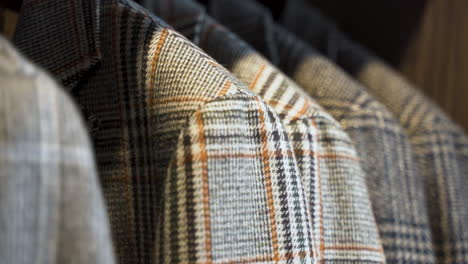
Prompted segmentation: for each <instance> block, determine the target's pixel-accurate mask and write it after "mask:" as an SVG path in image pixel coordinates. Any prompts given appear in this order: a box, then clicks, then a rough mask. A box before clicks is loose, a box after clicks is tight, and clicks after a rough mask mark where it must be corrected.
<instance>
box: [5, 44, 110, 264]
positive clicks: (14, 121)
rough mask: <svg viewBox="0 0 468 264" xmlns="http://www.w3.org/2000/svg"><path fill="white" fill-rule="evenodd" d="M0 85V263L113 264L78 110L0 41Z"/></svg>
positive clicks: (105, 217)
mask: <svg viewBox="0 0 468 264" xmlns="http://www.w3.org/2000/svg"><path fill="white" fill-rule="evenodd" d="M0 80H1V84H0V86H1V87H0V179H1V182H0V234H1V236H2V241H1V242H0V258H1V261H0V262H1V263H15V264H26V263H77V264H89V263H94V264H101V263H109V264H112V263H115V259H114V252H113V249H112V243H111V236H110V228H109V221H108V218H107V214H106V211H105V207H104V199H103V196H102V192H101V189H100V186H99V182H98V177H97V174H96V164H95V160H94V157H93V153H92V151H91V145H90V141H89V138H88V135H87V132H86V129H85V126H84V123H83V122H82V119H81V116H80V115H79V114H78V111H77V108H76V107H75V105H74V104H73V103H72V102H71V100H70V98H69V97H68V96H67V95H66V94H65V93H64V92H63V91H62V90H61V89H60V88H58V87H57V85H56V84H55V82H53V81H52V80H51V79H50V77H48V76H47V75H46V74H45V73H43V72H41V71H40V70H38V69H37V68H36V67H35V66H33V65H31V64H30V63H29V62H27V61H26V60H24V59H23V58H22V57H21V56H20V55H18V53H17V52H16V51H15V50H14V49H13V48H12V47H11V45H10V44H9V43H8V42H7V41H6V40H5V39H4V38H3V37H0Z"/></svg>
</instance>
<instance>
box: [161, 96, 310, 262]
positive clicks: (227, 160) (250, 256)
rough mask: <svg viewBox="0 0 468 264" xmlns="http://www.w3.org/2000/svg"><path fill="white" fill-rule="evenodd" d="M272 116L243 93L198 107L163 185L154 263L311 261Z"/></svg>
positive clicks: (297, 185)
mask: <svg viewBox="0 0 468 264" xmlns="http://www.w3.org/2000/svg"><path fill="white" fill-rule="evenodd" d="M304 201H305V200H304V193H303V186H302V183H301V180H300V175H299V172H298V167H297V162H296V160H295V158H294V154H293V151H292V147H291V143H290V141H289V139H288V136H287V134H286V132H285V129H284V127H283V125H282V124H281V122H280V120H279V118H278V116H277V115H276V113H274V112H273V111H272V110H271V109H270V108H269V107H268V106H266V105H265V104H264V103H263V102H262V101H261V100H260V99H258V98H256V97H254V96H251V95H246V94H242V93H238V94H233V95H227V96H223V97H221V98H218V99H216V100H214V101H212V102H210V103H207V104H205V105H204V106H203V107H202V108H201V109H199V110H197V111H196V112H195V113H194V114H193V115H192V116H191V118H190V119H189V120H188V122H187V125H186V127H185V128H184V129H183V131H182V132H181V134H180V137H179V139H178V143H177V148H176V152H175V154H174V157H173V159H172V161H171V164H170V170H169V175H168V177H167V181H166V182H165V186H164V194H163V206H162V208H163V213H162V214H161V219H160V224H159V230H158V236H157V239H158V240H159V241H158V242H157V243H156V244H157V245H158V246H157V247H158V248H157V249H156V252H157V259H158V260H159V262H160V263H188V262H190V263H194V262H203V263H205V262H207V263H208V262H211V261H216V262H249V261H253V262H255V261H265V262H269V261H274V260H290V259H291V260H293V261H295V260H299V259H300V260H305V263H308V262H309V261H310V260H311V254H312V242H311V239H310V237H311V236H310V232H311V222H310V215H309V211H308V210H307V209H306V204H305V202H304Z"/></svg>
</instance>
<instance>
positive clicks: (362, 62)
mask: <svg viewBox="0 0 468 264" xmlns="http://www.w3.org/2000/svg"><path fill="white" fill-rule="evenodd" d="M283 21H284V23H285V25H287V27H288V29H290V30H292V31H294V32H296V33H297V34H298V35H299V36H300V37H302V38H303V39H304V40H306V41H307V42H309V43H311V44H313V45H315V46H317V47H318V48H320V50H321V51H322V52H323V53H324V54H326V55H327V56H330V57H331V58H332V59H333V60H334V61H336V62H337V63H338V64H339V65H340V66H342V67H343V68H344V69H345V70H347V71H348V72H350V73H351V74H353V75H354V76H355V77H356V78H357V79H358V80H359V81H360V82H362V83H363V84H365V85H366V87H367V88H368V91H369V92H370V93H372V94H373V95H374V96H375V97H376V98H377V99H378V100H379V101H380V102H382V103H383V104H384V105H386V106H387V107H388V108H389V109H390V110H391V111H392V112H393V113H394V114H395V116H396V117H397V118H398V121H399V123H400V124H401V126H402V127H403V128H404V129H405V130H406V133H407V134H408V135H409V137H410V140H411V143H412V145H413V150H414V156H415V161H416V166H417V167H418V168H419V169H420V171H421V173H422V176H423V178H424V179H425V180H424V183H425V185H426V187H425V188H426V193H427V196H428V200H427V202H428V210H429V215H430V217H429V219H430V222H431V228H432V233H433V242H434V248H435V253H436V254H437V261H438V262H439V263H467V262H468V204H467V203H466V201H468V187H467V185H466V175H468V152H467V150H468V138H467V136H466V135H465V134H464V133H463V131H462V129H460V128H459V127H458V126H457V125H455V124H454V123H453V122H452V121H451V120H450V119H449V118H448V117H447V116H446V115H445V113H443V112H442V111H441V110H440V109H439V107H438V106H436V105H435V104H434V103H433V102H431V101H430V100H429V99H428V98H427V97H425V96H424V95H423V94H422V93H421V92H420V91H419V90H418V89H416V88H415V87H413V86H412V85H411V84H410V83H409V82H408V81H407V80H405V79H404V78H403V77H402V76H401V75H400V74H399V73H397V72H396V71H394V70H393V69H391V68H390V67H389V66H387V65H386V64H385V63H383V62H382V61H381V60H379V59H378V58H376V57H375V56H374V55H373V54H371V53H370V52H369V51H367V50H366V49H365V48H363V47H362V46H360V45H358V44H357V43H353V42H352V41H351V40H349V39H348V38H347V37H346V36H344V34H342V33H341V32H339V31H338V30H337V28H336V27H335V25H334V24H333V23H331V22H330V21H328V19H327V18H326V17H324V16H322V15H321V14H320V13H319V12H318V11H316V10H314V9H313V8H312V7H311V6H309V5H308V4H307V3H305V2H303V1H302V0H297V1H289V7H288V8H287V11H286V12H285V13H284V16H283ZM303 24H310V25H314V26H312V27H308V28H307V29H305V28H304V27H302V25H303ZM330 47H333V48H330Z"/></svg>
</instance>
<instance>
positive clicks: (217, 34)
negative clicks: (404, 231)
mask: <svg viewBox="0 0 468 264" xmlns="http://www.w3.org/2000/svg"><path fill="white" fill-rule="evenodd" d="M145 7H147V8H148V9H149V10H150V11H153V12H154V13H155V14H156V15H157V16H160V17H161V18H162V19H164V20H165V21H167V22H168V23H169V24H170V25H171V26H173V27H174V28H175V29H176V30H179V31H180V32H181V33H182V34H184V35H185V36H186V37H188V38H189V39H190V40H192V41H194V42H195V43H196V44H198V45H199V46H200V47H201V48H202V49H203V50H204V51H205V52H207V53H208V54H209V55H211V56H213V57H214V58H215V59H216V60H217V61H218V62H219V63H221V64H222V65H223V66H225V67H226V68H227V69H229V70H230V71H231V72H232V73H233V74H234V75H235V76H236V77H238V78H239V79H240V80H241V81H243V82H245V83H246V84H247V85H249V88H250V89H251V90H252V91H253V92H255V93H256V94H258V95H259V96H260V97H262V98H263V99H264V100H265V101H266V102H267V103H268V104H270V105H271V106H272V108H273V109H274V110H275V111H276V112H277V113H278V114H279V116H280V118H281V119H282V121H283V123H284V125H285V127H286V131H287V132H288V135H289V136H290V138H291V141H292V142H293V148H294V152H295V154H296V158H297V161H298V163H299V168H300V171H301V175H302V181H303V182H304V188H305V193H306V198H307V201H308V203H309V204H308V205H309V210H311V211H310V215H311V216H312V217H313V219H312V222H313V230H312V233H311V235H312V238H313V242H314V248H313V252H312V253H313V254H312V256H313V257H314V259H315V260H316V261H317V262H320V261H322V260H323V261H327V262H330V263H332V262H339V263H341V262H342V261H343V260H349V261H369V262H379V263H381V262H384V256H383V254H382V246H381V244H380V240H379V236H378V231H377V227H376V225H375V220H374V216H373V214H372V209H371V206H370V201H369V197H368V191H367V186H366V185H365V175H364V172H363V170H362V169H361V165H360V162H359V158H358V157H357V154H356V151H355V149H354V146H353V145H352V143H351V140H350V139H349V137H348V136H347V134H346V133H345V132H344V131H343V129H342V128H341V126H340V125H339V123H337V121H335V120H334V119H333V118H332V117H331V116H330V115H329V114H327V113H325V112H324V110H323V109H322V108H321V107H320V106H319V105H318V104H317V103H316V102H315V101H314V100H313V99H312V98H310V97H309V96H308V95H307V94H306V93H305V92H304V91H303V90H302V89H301V88H300V87H298V86H297V85H296V84H295V83H294V82H293V81H292V80H290V79H289V78H288V77H286V76H285V75H284V74H283V73H281V72H280V71H279V70H278V69H276V67H275V66H273V65H271V64H270V63H269V62H268V61H267V60H266V59H265V58H263V57H262V56H261V55H260V54H258V53H257V52H255V51H254V50H253V49H252V48H251V47H250V46H249V45H248V44H247V43H245V42H244V41H243V40H241V39H239V38H238V37H237V36H236V35H235V34H233V33H231V32H229V31H228V30H227V29H226V28H224V27H222V26H220V25H219V24H217V23H216V22H215V21H214V20H213V19H212V18H210V17H209V16H208V15H207V14H206V12H205V11H204V9H203V8H202V7H201V6H200V5H198V4H197V3H196V2H195V1H192V0H175V1H164V0H149V1H147V2H146V3H145Z"/></svg>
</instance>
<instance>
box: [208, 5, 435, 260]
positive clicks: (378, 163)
mask: <svg viewBox="0 0 468 264" xmlns="http://www.w3.org/2000/svg"><path fill="white" fill-rule="evenodd" d="M227 10H236V12H231V11H229V12H228V11H227ZM211 13H212V14H213V15H214V16H215V17H216V19H219V20H220V21H221V22H222V23H223V24H224V25H225V26H228V27H229V28H230V29H232V30H233V31H234V32H236V33H238V34H239V35H240V36H241V37H243V38H244V39H245V40H247V41H248V42H249V43H250V44H252V45H253V46H254V47H255V48H257V49H258V50H260V51H261V52H262V53H263V54H264V55H266V56H267V57H269V56H270V55H269V54H270V53H272V52H274V53H275V55H274V56H272V58H273V59H275V58H276V59H277V62H276V63H277V65H279V67H280V68H281V69H282V70H284V71H285V72H286V73H288V74H289V75H290V76H292V77H293V79H294V80H295V81H296V82H297V83H298V84H300V85H301V86H302V87H303V88H304V89H305V90H306V91H307V92H308V93H309V94H310V95H311V96H313V97H314V98H315V99H316V100H317V101H318V102H319V103H320V104H321V105H322V106H323V107H324V108H325V109H326V110H327V111H329V113H330V114H331V115H332V116H333V117H334V118H336V119H337V120H338V121H339V122H340V123H341V125H342V126H343V128H344V129H345V131H346V132H348V134H349V135H350V137H351V139H352V140H353V141H354V143H355V146H356V149H357V151H358V154H359V157H360V158H361V163H362V165H363V168H364V170H365V172H366V174H367V178H366V180H367V185H368V188H369V192H370V198H371V202H372V206H373V211H374V215H375V218H376V221H377V224H378V228H379V231H380V237H381V240H382V243H383V246H384V252H385V256H386V259H387V261H388V262H424V263H425V262H429V263H431V262H433V253H432V245H431V233H430V229H429V227H428V225H429V223H428V215H427V211H426V200H425V196H424V191H423V185H422V179H421V178H420V176H419V172H418V171H417V170H416V167H415V163H414V161H413V157H412V147H411V145H410V144H409V140H408V138H407V137H406V135H405V134H404V132H403V130H402V129H401V128H400V126H399V124H398V123H397V122H396V120H395V119H394V117H393V116H392V115H391V114H390V112H389V111H388V110H387V109H386V108H385V107H384V106H382V105H381V104H380V103H378V102H377V101H376V100H375V99H373V97H371V96H370V95H369V94H368V93H367V92H366V91H365V89H364V87H362V86H360V85H359V84H358V83H356V82H355V81H353V80H352V79H351V78H350V77H349V76H348V75H346V74H345V73H343V72H342V71H340V70H339V69H338V68H337V67H336V66H335V65H334V64H333V63H331V62H330V61H328V60H326V59H324V58H323V57H322V56H319V55H318V54H317V53H315V52H314V51H313V50H312V49H311V48H310V47H308V46H307V45H305V44H304V43H303V42H301V41H300V40H299V39H297V38H296V37H294V36H293V35H291V34H290V33H288V32H287V31H285V30H284V29H282V28H281V27H279V26H276V25H275V24H274V23H273V22H272V21H271V18H270V17H269V15H267V12H266V11H265V10H264V9H262V8H261V7H259V6H257V5H256V4H255V3H254V2H253V1H242V2H238V1H230V0H220V1H212V6H211ZM259 28H261V29H259ZM256 32H263V33H264V34H257V33H256Z"/></svg>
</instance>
